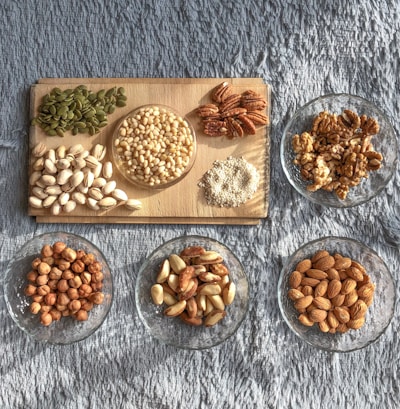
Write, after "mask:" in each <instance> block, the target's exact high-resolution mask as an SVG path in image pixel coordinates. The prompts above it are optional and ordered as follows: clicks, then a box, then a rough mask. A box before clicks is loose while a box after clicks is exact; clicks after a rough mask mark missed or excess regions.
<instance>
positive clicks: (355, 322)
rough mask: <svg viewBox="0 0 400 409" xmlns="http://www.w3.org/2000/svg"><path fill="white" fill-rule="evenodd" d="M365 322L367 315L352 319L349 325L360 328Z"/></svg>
mask: <svg viewBox="0 0 400 409" xmlns="http://www.w3.org/2000/svg"><path fill="white" fill-rule="evenodd" d="M364 324H365V317H361V318H358V319H356V320H354V319H352V320H350V321H349V322H347V324H346V325H347V327H348V328H351V329H360V328H361V327H362V326H363V325H364Z"/></svg>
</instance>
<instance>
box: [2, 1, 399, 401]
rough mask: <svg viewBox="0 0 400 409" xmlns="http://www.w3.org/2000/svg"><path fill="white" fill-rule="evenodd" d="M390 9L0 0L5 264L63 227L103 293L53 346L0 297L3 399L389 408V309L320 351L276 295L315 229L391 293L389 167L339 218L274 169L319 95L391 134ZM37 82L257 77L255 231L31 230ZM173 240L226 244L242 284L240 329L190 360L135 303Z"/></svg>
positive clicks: (394, 37) (394, 4)
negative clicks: (69, 341)
mask: <svg viewBox="0 0 400 409" xmlns="http://www.w3.org/2000/svg"><path fill="white" fill-rule="evenodd" d="M399 16H400V3H399V2H398V1H395V0H390V1H376V0H361V1H358V2H352V1H345V0H339V1H326V2H319V1H316V0H310V1H301V0H289V1H283V0H276V1H261V0H248V1H243V2H237V1H228V0H226V1H220V0H219V1H208V0H197V1H184V0H171V1H167V0H160V1H155V0H154V1H138V0H136V1H133V0H131V1H128V0H115V1H112V2H109V1H106V0H89V1H85V2H82V1H79V0H75V1H69V0H67V1H59V0H56V1H51V2H50V1H46V0H24V1H22V0H2V1H1V2H0V55H1V58H0V83H1V88H0V93H1V99H2V102H1V104H0V118H1V120H0V180H1V217H0V225H1V230H0V231H1V233H0V246H1V252H0V265H1V270H2V271H4V270H5V268H6V265H7V263H8V261H9V259H10V258H11V256H12V255H13V254H14V252H15V250H16V249H17V248H19V247H20V246H21V245H22V244H23V243H24V242H25V241H26V240H27V239H29V238H31V237H33V236H34V235H37V234H39V233H42V232H47V231H55V230H58V229H65V230H67V231H71V232H75V233H78V234H80V235H83V236H85V237H87V238H88V239H89V240H92V241H93V242H95V243H96V244H98V245H100V246H101V247H102V250H103V251H104V253H105V255H106V257H107V258H108V259H109V261H110V264H111V265H112V266H113V272H114V277H115V287H116V291H115V301H114V304H113V307H112V310H111V312H110V314H109V316H108V318H107V320H106V322H105V324H104V325H103V326H102V327H101V328H100V329H99V330H98V331H97V332H96V333H95V334H94V335H93V336H91V337H90V338H88V339H86V340H85V341H82V342H80V343H77V344H74V345H71V346H64V347H57V346H47V345H42V344H40V343H36V342H33V341H32V340H30V339H28V337H27V336H26V335H25V334H24V333H23V332H22V331H21V330H19V329H18V328H17V327H16V325H15V324H14V322H13V321H12V319H11V318H10V316H9V314H8V312H7V309H6V306H5V302H4V297H3V296H2V295H0V320H1V330H0V379H1V382H0V408H2V409H31V408H39V409H42V408H55V409H59V408H63V409H70V408H71V409H72V408H74V409H75V408H93V409H94V408H123V409H128V408H151V409H152V408H165V409H167V408H168V409H172V408H182V407H195V408H204V409H205V408H207V409H209V408H212V409H219V408H221V409H226V408H260V409H261V408H299V409H303V408H324V409H325V408H346V409H347V408H349V409H350V408H354V409H356V408H357V409H358V408H362V409H366V408H397V407H399V405H400V370H399V367H400V339H399V336H398V333H399V330H400V321H399V314H400V309H399V307H398V306H397V307H396V311H395V316H394V319H393V321H392V323H391V325H390V326H389V328H388V329H387V331H386V332H385V333H384V335H383V336H382V337H381V338H380V339H379V340H378V341H377V342H376V343H374V344H373V345H371V346H369V347H367V348H365V349H363V350H361V351H358V352H353V353H349V354H335V353H333V354H331V353H326V352H321V351H318V350H316V349H313V348H311V347H309V346H307V345H306V344H305V343H303V342H301V341H300V340H299V339H298V338H297V337H295V335H293V334H292V333H291V331H290V330H289V328H288V327H287V325H286V324H285V322H284V321H283V318H282V317H281V315H280V312H279V309H278V305H277V297H276V287H277V281H278V276H279V272H280V269H281V267H282V264H283V262H284V261H285V259H286V257H287V256H288V255H289V254H290V253H292V252H293V251H294V250H295V249H296V248H297V247H299V246H300V245H301V244H303V243H304V242H306V241H309V240H312V239H315V238H318V237H320V236H324V235H327V234H334V235H339V236H348V237H352V238H355V239H358V240H360V241H362V242H364V243H365V244H367V245H369V246H371V247H372V248H373V249H374V250H376V251H377V252H378V253H379V254H380V255H381V256H382V258H383V259H384V260H385V261H386V263H387V264H388V265H389V267H390V268H391V271H392V273H393V275H394V277H395V280H396V285H397V293H398V294H399V286H398V283H397V280H398V274H399V243H400V218H399V206H398V205H397V203H398V200H399V194H400V184H399V173H398V172H397V173H396V175H395V178H394V180H392V182H391V183H390V184H389V185H388V187H387V188H386V189H385V190H384V192H383V193H382V194H381V195H380V197H378V198H376V199H374V200H372V201H371V202H369V203H367V204H364V205H361V206H358V207H355V208H351V209H347V210H341V209H338V210H336V209H329V208H323V207H320V206H317V205H313V204H311V203H309V202H307V201H305V199H304V198H302V197H301V196H300V195H299V194H298V193H296V192H295V191H294V189H292V188H291V187H290V185H289V184H288V182H287V180H286V179H285V176H284V174H283V171H282V168H281V165H280V162H279V142H280V139H281V132H282V129H283V127H284V125H285V123H286V122H287V121H288V119H289V117H290V116H291V115H292V114H293V112H294V111H295V110H296V108H297V107H299V106H300V105H302V104H303V103H305V102H306V101H308V100H310V99H313V98H314V97H317V96H319V95H322V94H326V93H330V92H349V93H354V94H358V95H360V96H362V97H365V98H367V99H369V100H371V101H373V102H375V103H376V104H377V105H378V106H380V107H381V109H382V110H384V111H385V112H386V114H387V115H388V116H389V118H390V119H391V121H392V124H393V126H394V127H395V130H396V132H397V133H398V132H399V121H398V118H399V114H400V102H399V101H400V99H399V93H400V87H399V78H400V65H399V61H400V55H399V44H400V17H399ZM41 77H262V78H263V79H264V80H265V82H267V83H269V84H271V86H272V88H273V108H272V115H273V117H272V132H271V197H270V211H269V216H268V218H267V219H266V220H264V221H263V222H262V223H261V224H260V225H259V226H254V227H242V226H238V227H234V226H201V225H200V226H189V225H188V226H186V225H180V226H164V225H160V226H151V225H138V226H136V225H107V226H105V225H63V226H58V225H38V224H35V222H34V220H32V219H31V218H29V217H28V216H27V208H26V192H27V177H26V174H27V171H26V163H27V154H28V144H27V140H28V124H29V115H28V107H29V87H30V86H31V84H33V83H35V82H36V81H37V80H38V79H39V78H41ZM182 234H200V235H205V236H210V237H213V238H216V239H218V240H221V241H222V242H224V243H226V244H227V245H228V246H229V247H231V248H232V249H233V250H234V251H235V252H236V254H237V255H238V257H239V258H240V259H241V261H242V262H243V264H244V265H245V266H246V269H247V272H248V274H249V278H250V283H251V304H250V311H249V313H248V316H247V319H246V320H245V322H244V323H243V325H242V326H241V327H240V329H239V331H238V332H237V333H236V334H235V335H234V336H233V337H232V338H230V339H229V340H228V341H227V342H225V343H223V344H222V345H220V346H218V347H216V348H213V349H210V350H206V351H203V352H190V351H184V350H178V349H175V348H173V347H169V346H164V345H162V344H160V343H159V342H157V341H155V340H153V339H152V338H150V337H149V335H148V334H147V333H146V331H145V328H144V327H143V325H142V324H141V322H140V321H139V317H138V314H137V312H136V310H135V306H134V295H133V288H134V283H135V277H136V274H137V271H138V268H139V266H140V264H141V263H142V262H143V260H144V258H145V257H146V255H147V254H148V253H149V252H150V251H151V250H153V249H154V248H155V247H156V246H158V245H159V244H161V243H162V242H164V241H165V240H167V239H170V238H173V237H175V236H178V235H182ZM2 279H3V276H2V275H0V288H1V287H2V283H3V282H2Z"/></svg>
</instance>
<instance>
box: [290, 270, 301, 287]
mask: <svg viewBox="0 0 400 409" xmlns="http://www.w3.org/2000/svg"><path fill="white" fill-rule="evenodd" d="M302 278H303V274H302V273H300V271H297V270H295V271H293V272H292V274H290V277H289V286H290V288H297V287H299V285H300V283H301V279H302Z"/></svg>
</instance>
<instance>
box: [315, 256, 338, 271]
mask: <svg viewBox="0 0 400 409" xmlns="http://www.w3.org/2000/svg"><path fill="white" fill-rule="evenodd" d="M334 265H335V259H334V258H333V257H332V256H325V257H321V258H320V259H318V260H317V261H316V262H315V263H314V266H313V267H314V268H316V269H318V270H322V271H326V270H328V269H329V268H332V267H333V266H334Z"/></svg>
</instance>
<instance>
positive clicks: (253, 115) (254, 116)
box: [247, 111, 268, 125]
mask: <svg viewBox="0 0 400 409" xmlns="http://www.w3.org/2000/svg"><path fill="white" fill-rule="evenodd" d="M247 117H248V118H249V119H250V120H251V121H253V122H254V123H255V124H256V125H267V124H268V117H267V115H265V114H264V113H262V112H261V111H249V112H247Z"/></svg>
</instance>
